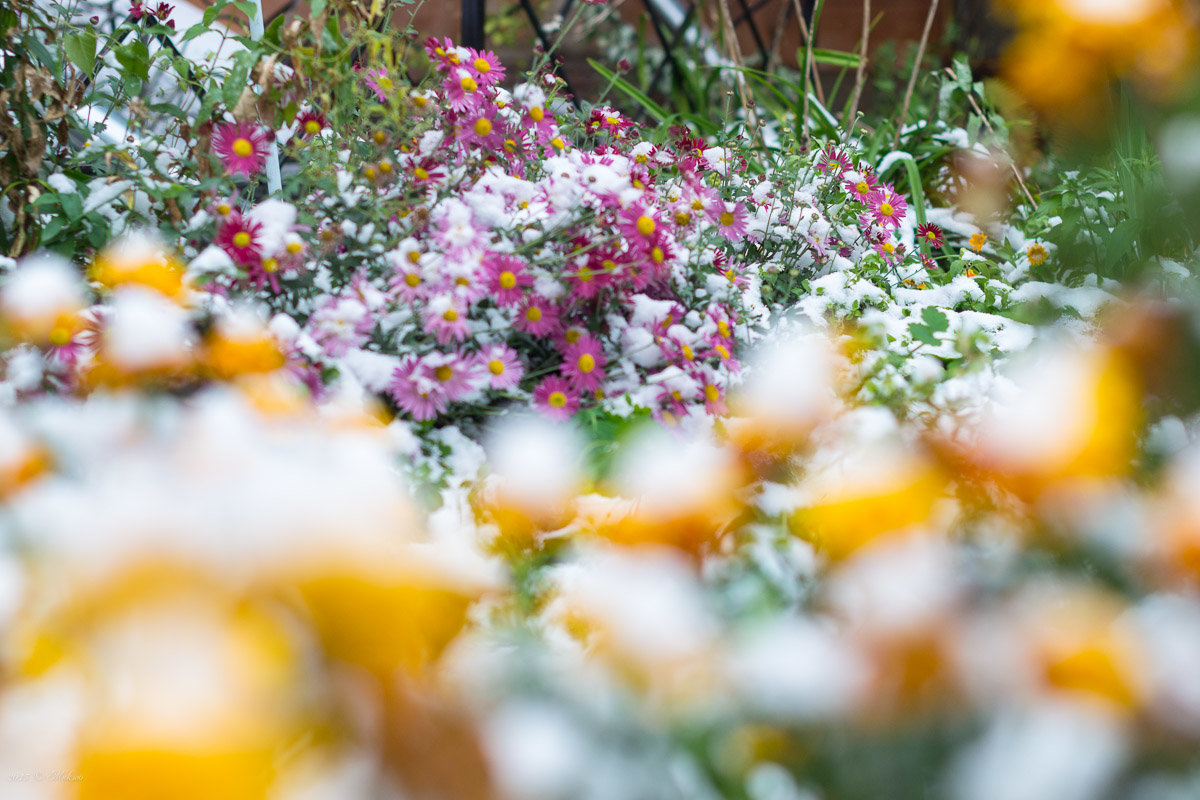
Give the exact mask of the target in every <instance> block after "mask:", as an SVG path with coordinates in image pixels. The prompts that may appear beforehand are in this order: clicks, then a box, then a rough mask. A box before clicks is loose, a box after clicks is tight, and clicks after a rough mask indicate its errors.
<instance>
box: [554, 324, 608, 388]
mask: <svg viewBox="0 0 1200 800" xmlns="http://www.w3.org/2000/svg"><path fill="white" fill-rule="evenodd" d="M607 363H608V359H607V358H606V357H605V356H604V350H603V348H602V347H601V346H600V341H599V340H598V339H596V337H595V336H592V335H591V334H590V333H585V334H584V335H582V336H580V337H579V338H578V339H577V340H576V341H575V342H574V343H573V344H569V345H567V347H566V349H565V350H564V351H563V363H562V368H561V371H562V374H563V375H564V376H566V378H567V380H569V381H570V382H571V385H572V386H574V387H575V388H576V389H577V390H579V391H581V392H594V391H595V390H597V389H599V388H600V384H601V383H603V382H604V367H605V365H606V364H607Z"/></svg>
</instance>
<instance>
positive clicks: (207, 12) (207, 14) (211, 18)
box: [189, 0, 229, 33]
mask: <svg viewBox="0 0 1200 800" xmlns="http://www.w3.org/2000/svg"><path fill="white" fill-rule="evenodd" d="M227 5H229V0H216V2H214V3H213V4H212V5H211V6H209V7H208V8H206V9H204V27H206V28H207V27H209V26H211V25H212V24H213V22H215V21H216V19H217V16H218V15H220V13H221V12H222V11H224V10H225V6H227ZM189 33H191V31H189Z"/></svg>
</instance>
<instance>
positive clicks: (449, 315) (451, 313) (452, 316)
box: [442, 308, 458, 322]
mask: <svg viewBox="0 0 1200 800" xmlns="http://www.w3.org/2000/svg"><path fill="white" fill-rule="evenodd" d="M442 319H444V320H446V322H455V321H456V320H457V319H458V312H457V311H455V310H454V309H453V308H447V309H446V310H445V311H443V312H442Z"/></svg>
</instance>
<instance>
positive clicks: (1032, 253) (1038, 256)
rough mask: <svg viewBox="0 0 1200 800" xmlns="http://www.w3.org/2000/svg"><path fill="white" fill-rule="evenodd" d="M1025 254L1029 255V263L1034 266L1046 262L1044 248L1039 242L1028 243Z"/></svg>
mask: <svg viewBox="0 0 1200 800" xmlns="http://www.w3.org/2000/svg"><path fill="white" fill-rule="evenodd" d="M1025 255H1027V256H1029V263H1030V264H1032V265H1034V266H1035V267H1037V266H1040V265H1042V264H1045V263H1046V248H1044V247H1042V246H1041V245H1040V244H1031V245H1029V249H1028V250H1026V251H1025Z"/></svg>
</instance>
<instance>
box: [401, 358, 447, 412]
mask: <svg viewBox="0 0 1200 800" xmlns="http://www.w3.org/2000/svg"><path fill="white" fill-rule="evenodd" d="M420 367H421V360H420V359H418V358H416V357H412V356H410V357H409V358H407V359H405V360H404V362H403V363H402V364H401V365H400V366H398V367H396V369H395V371H393V372H392V380H391V382H390V383H389V384H388V387H387V393H388V394H389V395H390V396H391V398H392V400H394V401H395V402H396V406H397V407H398V408H399V409H400V410H401V411H403V412H405V413H407V414H408V415H410V416H411V417H412V418H413V419H415V420H417V421H418V422H424V421H426V420H431V419H434V418H435V417H437V415H438V414H440V413H442V412H443V411H445V410H446V406H447V405H449V404H450V398H449V397H448V396H447V395H446V392H445V390H444V389H443V388H442V387H441V386H440V385H439V384H438V382H437V380H436V379H434V378H431V377H430V376H429V375H428V374H426V372H425V371H424V370H422V369H420Z"/></svg>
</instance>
